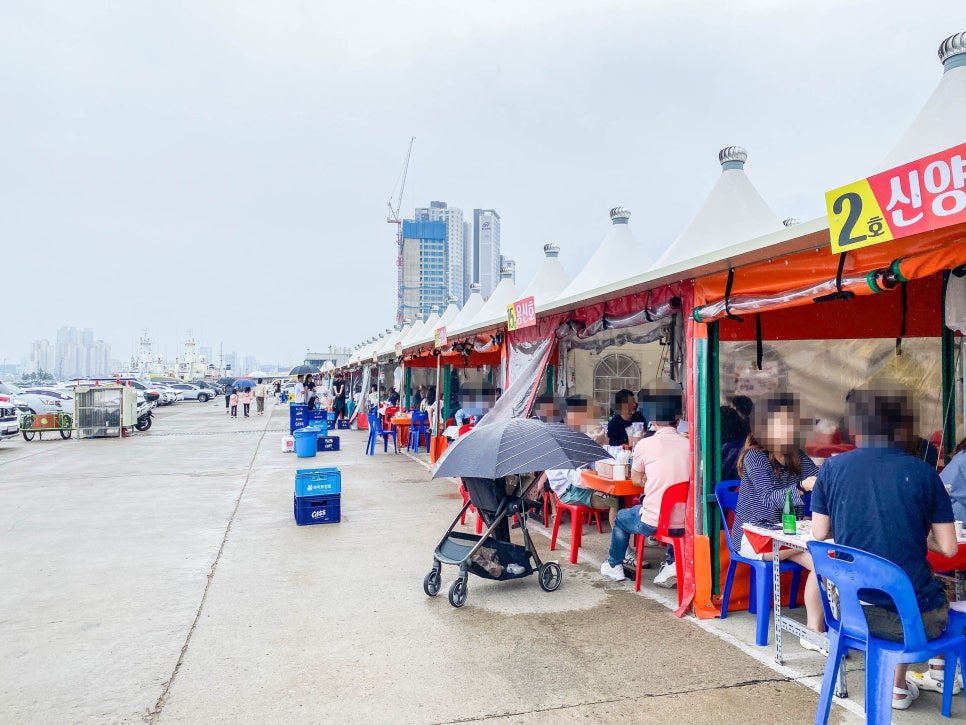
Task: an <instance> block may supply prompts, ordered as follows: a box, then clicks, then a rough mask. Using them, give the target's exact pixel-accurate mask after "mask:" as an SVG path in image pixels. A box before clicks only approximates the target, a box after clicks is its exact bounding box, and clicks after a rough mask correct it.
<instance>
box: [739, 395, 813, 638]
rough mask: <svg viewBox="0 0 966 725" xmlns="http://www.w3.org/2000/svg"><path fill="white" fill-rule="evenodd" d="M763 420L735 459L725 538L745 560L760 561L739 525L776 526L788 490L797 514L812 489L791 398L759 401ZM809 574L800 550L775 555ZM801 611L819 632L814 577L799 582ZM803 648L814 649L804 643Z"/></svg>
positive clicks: (810, 469) (808, 560) (810, 467)
mask: <svg viewBox="0 0 966 725" xmlns="http://www.w3.org/2000/svg"><path fill="white" fill-rule="evenodd" d="M764 407H765V412H764V420H763V421H762V423H761V425H756V426H755V428H754V429H753V430H752V432H751V434H750V435H749V436H748V439H747V441H746V443H745V448H744V450H743V451H742V453H741V456H740V457H739V458H738V473H739V475H740V476H741V487H740V488H739V489H738V503H737V504H736V505H735V520H734V524H733V525H732V528H731V540H732V541H733V542H741V543H740V548H739V551H740V553H741V555H742V556H744V557H746V558H748V559H762V558H764V557H763V555H762V554H759V553H757V552H756V551H755V550H754V549H753V548H752V547H751V544H750V543H749V542H748V539H747V538H745V532H744V529H743V528H742V527H743V526H744V525H745V524H754V525H756V526H765V527H771V528H779V527H780V524H781V516H782V509H783V507H784V505H785V500H786V498H787V495H788V492H789V491H791V492H792V500H793V501H794V502H795V508H796V510H797V511H799V512H800V511H801V510H802V509H803V508H804V502H803V501H802V496H803V495H804V494H805V493H807V492H808V491H811V490H812V487H813V486H814V485H815V476H816V475H817V474H818V467H817V466H816V465H815V463H814V462H813V461H812V459H811V458H809V457H808V456H807V455H806V454H805V453H804V452H803V451H801V450H800V449H799V447H798V444H797V442H796V438H797V436H798V421H799V410H798V401H797V400H796V399H795V398H794V396H792V395H776V396H774V397H772V398H770V399H769V400H768V401H766V403H765V406H764ZM780 556H781V558H782V559H791V560H792V561H794V562H795V563H797V564H800V565H801V566H803V567H804V568H806V569H808V570H809V571H812V557H811V555H809V553H808V552H806V551H797V550H794V549H788V550H785V551H782V552H781V554H780ZM805 612H806V620H807V626H808V628H809V629H812V630H815V631H816V632H824V631H825V616H824V613H823V611H822V596H821V594H820V593H819V589H818V582H817V581H816V577H815V576H809V577H808V579H807V580H806V582H805ZM801 644H802V647H803V648H805V649H810V650H815V651H819V648H818V647H817V646H816V645H814V644H812V643H811V642H808V641H807V640H805V639H802V640H801Z"/></svg>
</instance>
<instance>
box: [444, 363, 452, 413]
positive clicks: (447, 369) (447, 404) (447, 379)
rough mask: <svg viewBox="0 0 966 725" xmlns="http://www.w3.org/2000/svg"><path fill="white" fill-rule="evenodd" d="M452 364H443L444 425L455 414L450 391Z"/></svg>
mask: <svg viewBox="0 0 966 725" xmlns="http://www.w3.org/2000/svg"><path fill="white" fill-rule="evenodd" d="M452 370H453V368H452V366H450V365H444V366H443V408H442V410H443V425H444V426H445V425H446V421H447V420H449V419H450V416H452V415H453V411H451V410H450V391H451V389H452V385H453V374H452Z"/></svg>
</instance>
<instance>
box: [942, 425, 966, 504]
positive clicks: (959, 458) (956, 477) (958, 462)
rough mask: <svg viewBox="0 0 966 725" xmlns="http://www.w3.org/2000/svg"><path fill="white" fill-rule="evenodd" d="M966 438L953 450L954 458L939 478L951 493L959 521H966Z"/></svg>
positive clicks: (950, 496)
mask: <svg viewBox="0 0 966 725" xmlns="http://www.w3.org/2000/svg"><path fill="white" fill-rule="evenodd" d="M964 451H966V438H963V439H962V440H961V441H960V442H959V445H958V446H956V447H955V448H954V449H953V458H952V460H951V461H950V462H949V464H948V465H947V466H946V467H945V468H944V469H943V470H942V473H940V474H939V477H940V478H941V479H942V481H943V485H944V486H946V490H947V491H949V498H951V499H952V501H953V516H955V517H956V520H957V521H966V453H964Z"/></svg>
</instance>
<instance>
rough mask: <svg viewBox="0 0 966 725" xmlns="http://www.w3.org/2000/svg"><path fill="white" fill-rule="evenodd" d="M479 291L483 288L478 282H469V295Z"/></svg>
mask: <svg viewBox="0 0 966 725" xmlns="http://www.w3.org/2000/svg"><path fill="white" fill-rule="evenodd" d="M481 289H483V288H482V287H481V286H480V283H479V282H470V294H473V293H474V292H479V291H480V290H481Z"/></svg>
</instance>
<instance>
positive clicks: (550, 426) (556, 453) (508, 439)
mask: <svg viewBox="0 0 966 725" xmlns="http://www.w3.org/2000/svg"><path fill="white" fill-rule="evenodd" d="M605 458H610V454H609V453H608V452H607V451H605V450H604V449H603V448H601V447H600V446H599V445H597V444H596V443H594V441H593V440H591V439H590V438H589V437H588V436H586V435H584V434H583V433H578V432H576V431H574V430H571V429H570V428H568V427H567V426H565V425H562V424H560V423H544V422H543V421H540V420H534V419H531V418H511V419H509V420H501V421H499V422H496V423H491V424H490V425H481V426H480V427H478V428H474V429H473V430H471V431H470V432H469V433H467V434H466V435H464V436H462V437H461V438H458V439H457V441H456V443H454V444H453V445H452V446H450V447H449V448H448V449H447V450H446V453H444V454H443V457H442V458H440V460H439V462H438V463H437V464H436V470H435V471H434V472H433V478H442V477H443V476H471V477H474V478H500V477H501V476H508V475H510V474H511V473H533V472H535V471H546V470H547V469H550V468H577V467H578V466H581V465H583V464H585V463H592V462H594V461H600V460H603V459H605Z"/></svg>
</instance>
